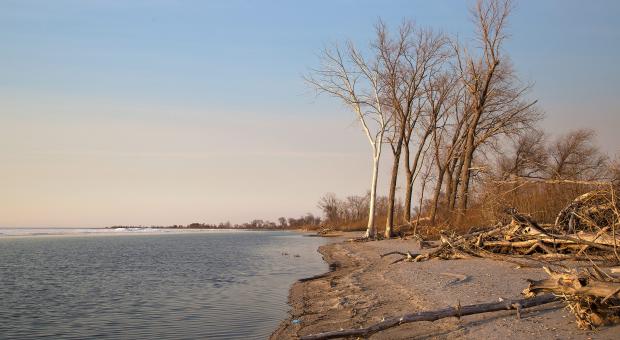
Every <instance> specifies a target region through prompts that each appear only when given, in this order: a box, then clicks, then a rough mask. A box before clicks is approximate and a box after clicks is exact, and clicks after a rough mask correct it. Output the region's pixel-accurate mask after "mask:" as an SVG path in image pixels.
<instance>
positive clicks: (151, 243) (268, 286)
mask: <svg viewBox="0 0 620 340" xmlns="http://www.w3.org/2000/svg"><path fill="white" fill-rule="evenodd" d="M322 242H324V241H323V240H322V239H319V238H307V237H301V236H300V235H297V234H294V233H284V232H248V233H238V232H234V233H214V234H206V233H205V234H192V235H179V234H175V235H159V236H150V235H149V236H147V235H144V236H116V237H103V236H100V237H71V238H20V239H0V259H2V261H1V262H0V320H3V322H2V323H0V338H10V339H27V338H28V339H29V338H34V337H50V338H56V339H57V338H62V339H83V338H92V337H100V338H109V339H118V338H165V339H193V338H208V339H262V338H265V337H267V336H268V335H269V334H270V333H271V331H273V329H274V328H275V327H276V326H277V324H278V322H279V321H280V320H281V319H283V318H284V317H285V316H286V311H287V309H288V306H287V305H286V300H287V294H288V287H289V286H290V284H291V283H292V282H293V281H294V280H296V279H298V278H301V277H306V276H310V275H314V274H317V273H320V272H323V271H325V270H326V267H325V264H324V263H323V261H322V260H321V259H320V256H319V255H318V254H317V253H316V248H317V247H318V246H319V245H320V244H321V243H322ZM283 253H288V254H300V255H301V257H294V256H286V255H282V254H283Z"/></svg>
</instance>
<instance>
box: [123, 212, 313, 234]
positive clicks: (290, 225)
mask: <svg viewBox="0 0 620 340" xmlns="http://www.w3.org/2000/svg"><path fill="white" fill-rule="evenodd" d="M320 225H321V218H320V217H317V216H314V215H313V214H312V213H308V214H306V215H304V216H301V217H299V218H293V217H289V218H285V217H280V218H278V222H272V221H268V220H261V219H256V220H252V221H250V222H246V223H240V224H231V223H230V222H220V223H218V224H209V223H198V222H195V223H191V224H188V225H182V224H175V225H170V226H148V227H145V226H113V227H111V228H155V229H158V228H163V229H261V230H286V229H303V228H308V229H316V228H317V227H318V226H320Z"/></svg>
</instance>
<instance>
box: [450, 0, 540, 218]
mask: <svg viewBox="0 0 620 340" xmlns="http://www.w3.org/2000/svg"><path fill="white" fill-rule="evenodd" d="M511 7H512V6H511V1H510V0H489V1H483V0H479V1H478V2H477V5H476V7H475V8H474V9H473V10H472V16H473V18H474V22H475V23H476V28H477V32H476V39H477V43H478V45H479V55H472V54H470V53H469V51H468V50H467V48H464V47H462V46H459V45H458V44H456V46H455V53H456V56H457V57H456V66H457V70H458V71H459V74H460V78H461V81H462V82H463V84H464V86H465V88H466V89H467V92H468V96H467V98H468V101H469V102H468V103H467V112H466V119H467V123H466V126H467V134H466V137H465V143H464V146H463V150H462V151H463V152H462V154H461V157H462V168H461V174H460V180H459V188H458V193H459V195H458V198H459V201H458V205H457V208H458V211H459V217H458V219H460V218H461V216H462V215H463V214H464V212H465V210H466V208H467V201H468V194H469V189H470V179H471V175H472V170H473V169H472V162H473V159H474V153H475V151H476V149H477V148H478V147H479V146H480V145H482V144H484V143H485V142H487V141H488V140H489V139H490V138H492V137H494V136H497V135H500V134H503V133H510V132H515V131H514V130H513V131H510V129H516V128H518V127H523V126H524V125H526V124H527V123H529V122H530V121H531V119H532V118H531V116H532V113H533V112H532V111H530V110H531V109H532V106H533V105H534V102H530V103H526V102H524V101H523V97H524V95H525V93H526V92H527V90H528V89H529V87H528V86H520V85H519V83H518V81H517V78H516V76H515V73H514V71H513V69H512V68H511V65H510V61H509V59H508V57H507V56H505V55H503V53H502V45H503V43H504V41H505V40H506V38H507V36H506V33H505V29H506V24H507V18H508V16H509V14H510V11H511Z"/></svg>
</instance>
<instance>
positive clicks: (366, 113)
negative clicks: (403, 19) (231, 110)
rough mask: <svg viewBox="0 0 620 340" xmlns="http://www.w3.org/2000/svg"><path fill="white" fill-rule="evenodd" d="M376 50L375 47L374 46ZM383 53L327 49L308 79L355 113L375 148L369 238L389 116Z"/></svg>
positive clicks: (372, 232) (350, 47)
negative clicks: (381, 61) (382, 95)
mask: <svg viewBox="0 0 620 340" xmlns="http://www.w3.org/2000/svg"><path fill="white" fill-rule="evenodd" d="M373 50H375V52H376V49H373ZM379 60H380V56H379V55H374V56H372V57H370V58H366V57H365V56H363V55H362V53H361V52H360V51H359V50H358V49H357V48H356V47H355V46H354V45H353V44H352V43H350V42H349V43H348V44H347V47H346V48H345V49H341V48H340V47H339V46H335V47H333V48H331V49H328V48H326V49H324V50H323V52H322V55H321V67H320V68H318V69H315V70H313V71H312V72H311V74H310V75H309V76H307V77H306V78H305V79H306V81H307V82H308V83H309V84H310V85H312V86H313V87H314V88H315V89H316V90H317V91H318V92H319V93H326V94H329V95H331V96H333V97H336V98H338V99H340V100H341V101H342V102H343V103H344V104H346V105H347V106H348V107H349V108H350V109H351V110H352V111H353V112H355V115H356V117H357V119H358V121H359V123H360V125H361V126H362V130H363V131H364V134H365V135H366V137H367V139H368V143H369V144H370V147H371V150H372V164H373V166H372V169H373V170H372V180H371V186H370V204H369V205H370V208H369V213H368V227H367V229H366V237H372V238H375V237H376V236H377V229H376V228H375V222H374V219H375V200H376V197H377V179H378V176H379V161H380V159H381V149H382V145H383V140H384V138H383V137H384V133H385V130H386V126H387V125H388V123H389V119H390V116H389V114H388V112H387V110H386V109H385V108H384V106H383V102H382V98H381V94H382V93H384V89H383V82H382V75H383V74H384V70H383V69H382V63H380V62H379Z"/></svg>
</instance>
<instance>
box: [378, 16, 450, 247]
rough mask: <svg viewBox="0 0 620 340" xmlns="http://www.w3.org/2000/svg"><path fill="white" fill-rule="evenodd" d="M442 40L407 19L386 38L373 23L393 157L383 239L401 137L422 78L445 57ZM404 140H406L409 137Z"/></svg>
mask: <svg viewBox="0 0 620 340" xmlns="http://www.w3.org/2000/svg"><path fill="white" fill-rule="evenodd" d="M446 42H447V41H446V39H445V37H444V36H443V35H442V34H437V33H434V32H433V31H432V30H424V29H415V27H414V25H413V24H412V23H411V22H408V21H405V22H404V23H403V24H402V25H401V26H400V28H399V31H398V35H397V36H396V37H395V38H391V37H390V35H389V32H388V30H387V28H386V26H385V25H384V24H383V23H382V22H380V23H379V24H378V25H377V46H376V49H377V52H378V55H379V56H380V58H379V62H380V63H381V64H382V67H381V69H383V70H384V74H383V77H382V81H383V86H382V88H383V90H384V93H383V98H385V106H386V107H387V108H389V111H390V113H391V115H392V119H391V122H392V125H391V129H390V131H389V138H388V139H389V142H390V146H391V149H392V154H393V156H394V157H393V163H392V175H391V179H390V188H389V194H388V210H387V217H386V224H385V237H387V238H389V237H391V236H392V228H393V225H394V204H395V197H396V184H397V181H398V172H399V165H400V157H401V153H402V149H403V145H404V143H405V137H407V136H409V137H410V136H411V133H410V132H409V131H408V128H410V123H411V122H412V120H413V121H417V117H414V118H413V119H412V115H413V114H416V113H419V111H418V110H416V108H417V105H416V104H417V102H418V100H419V97H420V96H421V94H422V91H421V85H422V82H423V80H424V79H425V78H426V77H427V75H428V73H429V72H430V71H431V70H433V69H435V68H437V67H440V66H441V63H442V62H443V61H445V59H446V53H445V48H444V47H445V45H446ZM414 124H415V123H414ZM408 132H409V133H408ZM406 142H407V143H409V140H406Z"/></svg>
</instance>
